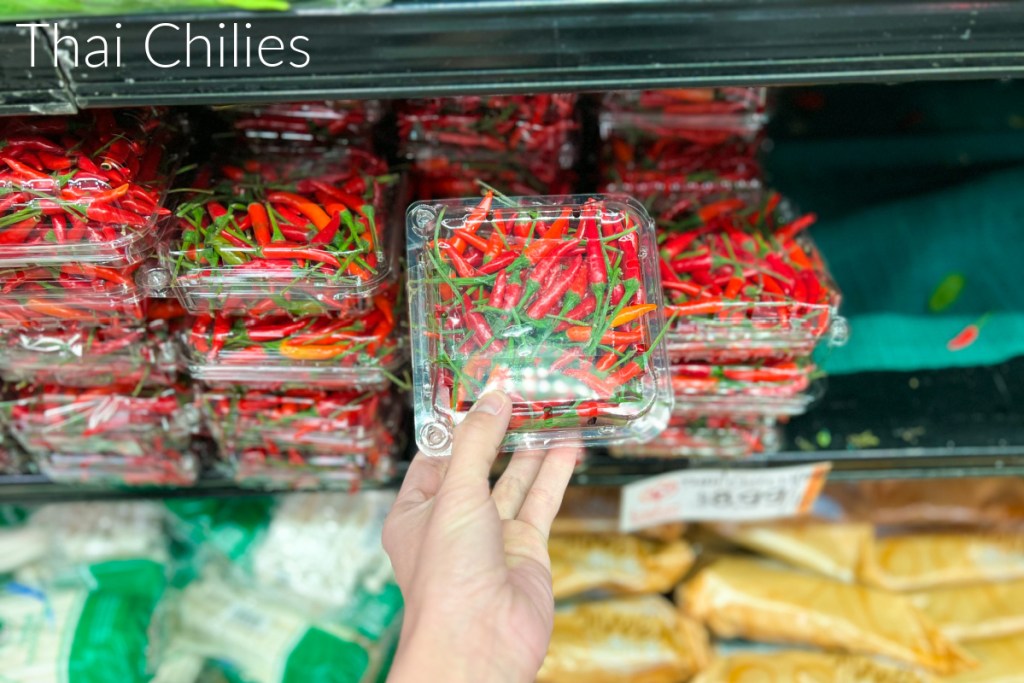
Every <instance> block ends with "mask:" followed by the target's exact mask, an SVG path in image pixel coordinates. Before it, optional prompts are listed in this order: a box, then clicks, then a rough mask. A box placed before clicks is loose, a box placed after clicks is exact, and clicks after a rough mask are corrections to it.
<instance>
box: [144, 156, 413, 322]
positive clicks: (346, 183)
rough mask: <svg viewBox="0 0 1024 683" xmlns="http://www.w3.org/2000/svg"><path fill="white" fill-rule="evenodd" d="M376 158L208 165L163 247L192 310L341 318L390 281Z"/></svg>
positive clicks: (382, 179) (389, 242)
mask: <svg viewBox="0 0 1024 683" xmlns="http://www.w3.org/2000/svg"><path fill="white" fill-rule="evenodd" d="M383 171H384V165H383V162H381V161H380V160H379V159H377V158H376V157H373V156H372V155H369V154H367V153H365V152H361V151H358V150H353V149H345V150H336V151H334V152H331V153H330V154H325V155H321V156H319V157H317V158H311V157H306V156H296V155H290V156H283V155H282V156H275V155H263V156H261V157H259V158H251V159H247V160H243V161H241V162H239V163H237V164H235V163H222V164H219V165H216V166H215V167H214V166H211V167H208V168H206V169H204V170H203V171H201V172H200V173H199V175H198V178H197V179H196V180H195V185H196V186H197V187H198V188H199V189H200V190H201V191H200V192H197V193H195V194H193V195H191V196H189V197H188V198H186V200H185V201H184V202H183V203H182V204H180V205H179V206H178V207H177V208H176V210H175V214H174V218H173V221H172V222H173V223H174V228H173V230H172V239H171V240H170V242H169V244H168V246H167V247H166V248H163V249H161V261H162V263H163V267H164V268H165V269H166V270H167V272H168V273H169V275H170V280H171V283H172V286H173V288H174V289H175V291H176V292H177V293H178V295H179V296H180V298H181V300H182V302H183V303H184V304H185V306H186V307H187V308H188V309H189V310H190V311H191V312H193V313H208V312H212V311H225V312H230V313H236V314H243V313H245V314H249V315H252V314H254V312H255V311H259V314H260V315H273V314H278V313H286V314H290V315H320V314H324V313H330V312H339V311H341V312H347V311H350V310H351V309H352V308H353V306H359V305H361V304H362V302H360V301H359V299H361V298H366V297H370V296H372V295H373V294H374V293H375V292H377V290H378V289H379V288H380V287H382V286H384V285H385V284H386V283H388V282H390V281H392V280H393V279H394V277H395V272H394V253H393V248H394V240H393V239H391V237H390V236H389V235H387V234H385V233H386V231H385V227H384V226H385V225H387V217H386V216H385V212H384V209H385V207H386V206H387V203H388V202H387V194H388V192H387V189H388V183H389V182H390V181H391V180H392V179H391V178H390V177H387V176H384V175H382V173H383Z"/></svg>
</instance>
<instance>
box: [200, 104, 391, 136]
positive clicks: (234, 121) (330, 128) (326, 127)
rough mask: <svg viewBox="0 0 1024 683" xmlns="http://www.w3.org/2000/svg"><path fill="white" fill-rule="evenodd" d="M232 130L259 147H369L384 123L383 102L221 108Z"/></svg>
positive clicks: (246, 105)
mask: <svg viewBox="0 0 1024 683" xmlns="http://www.w3.org/2000/svg"><path fill="white" fill-rule="evenodd" d="M216 110H217V111H218V112H219V113H220V114H221V115H222V116H224V117H225V118H227V119H228V120H229V121H230V122H231V125H232V127H233V128H234V129H235V130H236V131H238V132H239V133H241V134H242V135H243V136H244V137H245V138H246V139H247V140H248V141H250V142H252V143H255V144H256V145H257V146H260V147H262V146H264V145H269V146H271V147H275V146H285V145H296V144H298V145H330V144H336V143H342V144H352V145H368V144H369V143H370V142H371V137H372V134H373V127H374V125H376V123H377V122H378V121H379V120H380V116H381V110H382V107H381V103H380V101H379V100H327V101H323V102H274V103H270V104H240V105H231V106H225V107H217V108H216Z"/></svg>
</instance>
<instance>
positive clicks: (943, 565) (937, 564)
mask: <svg viewBox="0 0 1024 683" xmlns="http://www.w3.org/2000/svg"><path fill="white" fill-rule="evenodd" d="M1019 578H1024V535H1018V534H989V533H984V534H983V533H974V534H972V533H966V532H964V533H957V532H946V533H920V534H910V535H901V536H891V537H888V538H879V539H877V540H876V541H875V550H874V554H873V557H872V561H870V562H867V563H865V565H864V569H863V572H862V573H861V580H862V581H863V582H864V583H867V584H870V585H872V586H879V587H881V588H886V589H888V590H894V591H910V590H920V589H925V588H934V587H937V586H951V585H957V584H969V583H980V582H983V581H1009V580H1011V579H1019Z"/></svg>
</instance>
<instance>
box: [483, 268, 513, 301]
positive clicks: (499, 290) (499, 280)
mask: <svg viewBox="0 0 1024 683" xmlns="http://www.w3.org/2000/svg"><path fill="white" fill-rule="evenodd" d="M507 286H508V271H505V270H502V271H499V272H498V275H497V277H495V279H494V287H492V288H491V294H490V296H489V297H488V299H487V305H488V306H491V307H492V308H501V304H502V302H503V301H504V300H505V288H506V287H507Z"/></svg>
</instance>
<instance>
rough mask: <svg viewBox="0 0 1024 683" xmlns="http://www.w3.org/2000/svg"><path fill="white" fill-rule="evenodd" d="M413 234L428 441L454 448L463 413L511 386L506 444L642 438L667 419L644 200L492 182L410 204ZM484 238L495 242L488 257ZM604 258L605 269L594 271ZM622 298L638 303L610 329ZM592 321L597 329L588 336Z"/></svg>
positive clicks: (422, 440) (438, 450)
mask: <svg viewBox="0 0 1024 683" xmlns="http://www.w3.org/2000/svg"><path fill="white" fill-rule="evenodd" d="M556 233H557V235H556ZM502 234H503V235H504V237H502ZM541 235H544V236H543V237H541ZM599 235H600V236H601V237H600V239H598V236H599ZM502 240H504V242H507V246H505V245H504V244H503V241H502ZM584 240H586V242H584ZM407 244H408V264H409V268H410V271H409V290H410V307H411V318H412V340H413V347H412V357H413V358H412V360H413V384H414V388H413V392H414V395H413V401H414V405H415V412H416V439H417V443H418V444H419V446H420V448H421V449H422V450H423V451H424V452H425V453H427V454H430V455H443V454H446V453H448V452H449V450H450V447H451V437H452V430H453V429H454V427H455V425H456V424H457V423H459V422H460V421H461V420H462V419H463V418H464V417H465V415H466V412H467V411H468V410H469V408H470V406H471V405H472V404H473V402H474V401H475V400H476V399H477V398H478V397H479V396H480V395H481V394H483V393H484V392H486V391H488V390H491V389H501V390H503V391H505V392H506V393H508V394H509V395H510V396H511V397H512V400H513V417H512V423H511V427H510V430H509V433H508V436H507V438H506V439H505V441H504V443H503V446H502V447H503V449H505V450H511V449H514V448H517V447H520V446H523V447H529V448H542V447H553V446H555V445H557V444H559V443H563V442H583V443H585V444H588V445H599V444H608V443H615V442H616V441H619V440H626V439H634V440H635V439H641V440H643V439H648V438H651V437H653V436H654V435H655V434H657V433H658V432H659V431H660V430H661V429H662V428H663V427H664V425H665V424H666V422H667V421H668V413H669V410H670V408H671V393H670V389H669V384H668V374H667V373H666V360H665V352H664V344H663V343H662V341H661V336H660V335H661V331H662V326H663V319H662V316H661V310H662V309H661V307H660V301H661V288H660V286H659V282H658V276H657V272H656V270H655V267H656V258H655V253H656V250H655V243H654V232H653V223H652V221H651V220H650V217H649V216H648V215H647V213H646V212H645V211H644V210H643V208H642V207H641V206H640V205H639V204H637V203H636V202H634V201H633V200H631V199H629V198H628V197H591V198H587V197H520V198H513V199H508V198H503V197H502V198H497V199H492V197H491V195H490V194H488V195H487V196H486V197H485V198H484V199H483V200H480V199H459V200H450V201H445V202H433V203H427V202H421V203H417V204H413V205H412V206H410V207H409V210H408V213H407ZM485 248H486V250H488V251H494V252H496V253H498V254H499V255H498V256H496V257H494V258H493V259H491V258H489V257H484V256H483V252H482V251H481V249H485ZM460 251H461V252H462V253H461V255H460V253H459V252H460ZM588 263H589V264H592V265H588V266H586V267H584V265H585V264H588ZM605 270H606V271H607V281H602V282H601V283H600V284H592V282H596V281H597V280H604V277H602V276H601V272H602V271H605ZM574 273H575V275H574ZM624 282H625V283H627V284H628V288H629V290H630V291H625V290H626V286H623V287H621V288H620V287H619V285H623V283H624ZM495 290H499V291H498V292H497V293H496V291H495ZM502 290H503V291H502ZM499 294H500V295H501V296H499ZM478 297H479V298H478ZM613 297H615V298H613ZM499 298H500V299H501V301H499V300H498V299H499ZM625 307H629V311H630V312H634V311H635V317H633V318H632V319H631V320H629V321H622V322H621V324H620V325H619V326H618V327H616V328H615V329H614V330H613V331H612V332H614V338H613V335H612V334H611V333H606V329H605V328H606V327H607V326H606V321H610V320H611V319H613V318H616V317H618V315H617V313H619V312H620V311H621V310H622V309H624V308H625ZM634 307H636V308H634ZM552 316H555V317H552ZM595 321H600V322H599V325H600V326H601V333H600V336H599V337H597V339H594V340H591V339H590V337H591V330H590V329H589V328H588V327H586V326H587V325H592V324H593V323H594V322H595ZM607 344H614V345H615V347H616V348H612V347H611V346H606V345H607ZM598 368H601V369H598Z"/></svg>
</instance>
